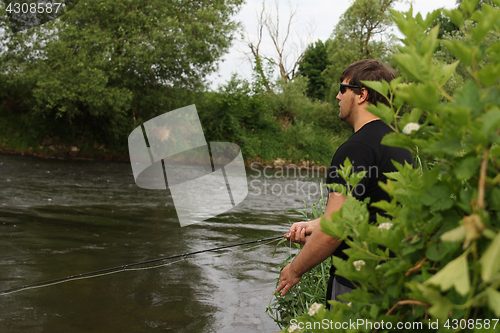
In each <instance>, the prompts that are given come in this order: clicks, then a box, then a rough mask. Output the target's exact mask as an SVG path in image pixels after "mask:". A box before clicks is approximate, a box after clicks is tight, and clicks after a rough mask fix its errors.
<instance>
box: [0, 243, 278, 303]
mask: <svg viewBox="0 0 500 333" xmlns="http://www.w3.org/2000/svg"><path fill="white" fill-rule="evenodd" d="M282 237H283V236H276V237H270V238H263V239H259V240H255V241H250V242H244V243H238V244H233V245H225V246H220V247H216V248H212V249H207V250H200V251H194V252H189V253H184V254H178V255H173V256H169V257H163V258H157V259H152V260H146V261H141V262H136V263H132V264H127V265H122V266H116V267H110V268H104V269H100V270H97V271H93V272H88V273H81V274H76V275H71V276H67V277H63V278H58V279H53V280H48V281H43V282H37V283H33V284H28V285H25V286H22V287H16V288H11V289H5V290H1V291H0V296H1V295H8V294H13V293H16V292H20V291H25V290H29V289H37V288H43V287H48V286H52V285H55V284H60V283H64V282H69V281H75V280H83V279H91V278H95V277H99V276H104V275H110V274H116V273H119V272H125V271H140V270H148V269H154V268H159V267H164V266H169V265H172V264H175V263H177V262H180V261H183V260H184V259H186V258H187V257H188V256H192V255H195V254H201V253H205V252H212V251H218V250H223V249H228V248H232V247H236V246H242V245H249V244H255V243H262V242H266V241H267V243H265V244H259V245H257V246H255V247H259V246H263V245H266V244H269V243H272V242H274V241H275V240H277V239H280V238H282ZM255 247H251V248H255ZM248 249H250V248H246V249H243V250H241V251H245V250H248ZM234 252H237V251H232V252H230V253H234ZM222 254H225V253H222ZM222 254H220V255H222ZM175 258H182V259H180V260H176V261H174V262H169V263H165V264H160V265H156V266H148V267H142V268H130V267H134V266H140V265H145V264H151V263H155V262H159V261H164V260H169V259H175Z"/></svg>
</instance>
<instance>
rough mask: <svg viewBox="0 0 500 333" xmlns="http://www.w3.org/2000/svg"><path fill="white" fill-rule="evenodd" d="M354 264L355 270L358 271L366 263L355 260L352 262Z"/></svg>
mask: <svg viewBox="0 0 500 333" xmlns="http://www.w3.org/2000/svg"><path fill="white" fill-rule="evenodd" d="M352 264H353V265H354V267H355V268H356V270H357V271H360V270H361V267H362V266H363V265H364V264H366V263H365V261H364V260H357V261H355V262H353V263H352Z"/></svg>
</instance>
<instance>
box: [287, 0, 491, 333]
mask: <svg viewBox="0 0 500 333" xmlns="http://www.w3.org/2000/svg"><path fill="white" fill-rule="evenodd" d="M476 4H477V1H467V0H464V1H463V2H462V3H461V5H460V7H459V8H458V9H455V10H452V11H445V15H447V16H448V17H449V18H450V19H451V21H452V22H453V23H454V24H456V25H457V26H459V27H460V29H461V31H462V33H463V35H464V39H463V40H452V41H443V42H442V43H443V45H444V46H445V47H446V48H447V49H448V50H449V51H450V52H452V53H453V55H454V56H455V57H456V58H457V59H459V61H460V62H461V63H462V64H463V65H464V66H465V67H466V69H467V71H468V72H469V73H471V76H472V78H473V79H472V80H469V81H467V82H466V83H465V84H464V86H463V87H462V88H461V89H459V90H457V91H456V92H455V94H454V96H453V97H452V96H450V95H449V94H448V93H447V92H446V90H445V89H444V88H443V86H444V85H445V84H446V82H447V81H448V79H449V78H450V77H451V76H452V75H453V73H454V71H455V69H456V67H457V65H458V62H454V63H452V64H446V63H442V62H439V61H433V53H434V51H435V49H436V48H437V46H438V43H439V40H438V38H437V36H438V29H439V27H435V28H432V29H430V30H428V29H429V28H430V26H431V24H432V22H433V21H434V20H435V18H436V17H437V16H438V15H439V11H435V12H433V13H431V14H429V15H428V16H427V18H426V19H425V20H424V19H423V18H422V17H421V16H420V15H419V14H418V15H417V16H416V17H413V15H412V12H411V11H410V12H408V13H400V12H392V13H393V18H394V20H395V21H396V23H397V25H398V27H399V28H400V30H401V31H402V33H403V34H404V35H405V36H406V38H405V39H404V40H403V43H404V46H402V47H401V48H400V51H401V53H400V54H396V55H394V61H395V62H396V63H397V65H398V67H399V68H400V70H401V71H402V73H403V75H404V76H405V77H406V78H407V79H409V80H411V81H413V83H401V82H402V81H401V80H394V81H392V82H391V84H390V85H389V84H387V83H380V82H372V83H369V82H368V83H366V84H367V85H369V86H370V87H372V88H373V89H376V90H377V91H379V92H380V93H382V94H384V95H386V96H387V97H389V99H390V100H391V107H390V108H388V107H386V106H384V105H378V106H371V107H370V108H369V110H370V111H371V112H373V113H374V114H376V115H378V116H379V117H381V118H382V119H383V120H384V122H386V123H387V124H391V123H392V124H396V126H395V127H394V130H395V133H392V134H389V135H387V136H386V137H385V138H384V140H383V141H382V143H383V144H387V145H391V146H398V147H404V148H408V149H411V150H412V151H413V152H414V153H415V154H423V155H427V156H432V157H433V158H434V160H435V163H434V165H433V166H432V167H431V168H428V167H426V166H425V165H422V166H421V167H420V168H417V169H413V168H412V167H411V166H409V165H405V166H402V165H398V166H397V168H398V170H399V172H396V173H391V174H389V175H388V178H389V181H388V182H387V184H385V185H382V187H383V188H384V190H385V191H386V192H388V193H389V195H390V196H391V201H390V202H386V201H382V202H379V203H377V204H375V205H376V206H377V207H380V208H382V209H384V210H385V211H386V212H387V213H388V214H389V215H390V216H392V220H389V219H388V218H383V217H380V216H379V217H378V220H377V224H378V226H374V225H370V224H369V223H368V214H367V209H366V203H362V202H359V201H357V200H356V199H354V198H353V197H352V196H351V195H348V197H347V200H346V202H345V204H344V205H343V207H342V209H341V210H340V211H338V212H336V213H334V214H333V215H332V219H333V221H335V223H334V224H333V223H331V222H329V221H328V220H326V219H323V220H322V222H321V226H322V228H323V230H325V232H326V233H328V234H330V235H332V236H335V237H339V238H341V239H343V240H344V241H345V242H347V243H348V244H349V245H350V249H348V250H346V253H347V254H348V255H349V259H348V261H343V260H341V259H339V258H334V259H333V262H334V265H335V266H336V268H337V274H339V275H342V276H344V277H346V278H348V279H350V280H351V281H354V282H356V283H357V284H358V285H359V286H360V287H359V288H357V289H355V290H354V291H353V292H352V293H351V294H348V295H343V296H341V297H340V298H341V299H343V300H345V301H348V302H351V304H352V306H348V305H347V304H343V303H340V302H332V305H333V309H332V311H331V312H328V311H325V310H324V309H320V310H319V311H316V312H315V313H314V314H313V315H312V316H310V315H308V314H306V315H303V316H301V317H299V318H297V324H298V327H296V326H294V327H290V328H289V331H290V332H292V331H294V330H297V331H298V330H299V329H300V328H306V329H308V328H310V329H309V331H312V332H325V331H334V327H332V326H328V327H327V328H326V329H325V327H324V326H322V324H323V323H324V322H325V321H323V320H326V322H327V323H330V322H331V323H345V322H349V320H351V321H355V322H360V321H361V320H362V321H363V324H362V325H360V326H356V327H355V329H351V330H349V331H350V332H367V331H373V330H374V329H376V328H380V330H381V331H391V328H390V327H392V330H395V329H396V327H397V326H396V325H397V323H398V322H404V323H406V324H409V325H410V326H406V328H407V329H408V327H413V330H416V329H415V324H416V325H419V324H420V325H421V326H419V327H420V329H422V328H423V329H427V330H437V331H438V332H440V331H442V332H444V331H451V330H453V331H455V332H456V331H460V330H464V329H469V330H472V329H474V330H475V331H476V330H477V331H479V330H480V328H484V329H488V330H489V329H493V328H494V326H496V328H495V329H496V330H498V329H499V327H500V325H499V323H498V320H494V319H495V318H498V317H499V316H500V291H499V287H500V188H499V182H500V177H499V176H498V171H499V170H500V164H499V160H498V159H499V157H500V146H499V143H500V130H499V128H500V94H499V88H500V84H499V78H500V56H499V54H500V53H499V52H498V51H499V50H500V49H499V48H500V42H499V41H498V39H497V41H496V42H495V43H494V44H492V46H491V47H489V48H488V47H486V45H485V37H486V36H487V35H488V34H489V32H490V31H496V33H498V31H499V30H500V21H499V20H498V17H500V10H499V9H498V8H496V7H493V6H490V5H486V4H485V5H483V6H482V7H480V8H479V9H476ZM472 22H474V24H471V23H472ZM485 60H486V61H485ZM405 103H406V104H408V105H410V106H411V107H412V111H411V112H410V113H407V114H404V115H403V116H402V117H401V119H398V114H399V112H400V110H401V108H402V107H403V105H404V104H405ZM422 114H425V116H426V121H425V122H424V123H419V119H420V117H421V115H422ZM379 246H385V247H386V248H387V250H386V251H382V250H380V249H379ZM355 262H357V264H356V265H354V263H355ZM360 263H362V264H363V265H360ZM355 266H357V267H355ZM367 323H369V324H367ZM382 323H385V326H383V325H382ZM315 324H316V325H315ZM318 324H319V325H318ZM486 325H487V326H488V327H486ZM340 330H346V331H347V330H348V329H340ZM408 330H410V329H408ZM492 331H493V330H492Z"/></svg>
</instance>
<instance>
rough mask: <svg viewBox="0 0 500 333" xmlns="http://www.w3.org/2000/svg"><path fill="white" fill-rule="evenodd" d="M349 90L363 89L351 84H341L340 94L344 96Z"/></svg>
mask: <svg viewBox="0 0 500 333" xmlns="http://www.w3.org/2000/svg"><path fill="white" fill-rule="evenodd" d="M347 88H361V87H359V86H353V85H351V84H343V83H341V84H340V93H341V94H342V95H343V94H344V93H345V90H346V89H347Z"/></svg>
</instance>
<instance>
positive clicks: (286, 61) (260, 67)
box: [247, 0, 311, 93]
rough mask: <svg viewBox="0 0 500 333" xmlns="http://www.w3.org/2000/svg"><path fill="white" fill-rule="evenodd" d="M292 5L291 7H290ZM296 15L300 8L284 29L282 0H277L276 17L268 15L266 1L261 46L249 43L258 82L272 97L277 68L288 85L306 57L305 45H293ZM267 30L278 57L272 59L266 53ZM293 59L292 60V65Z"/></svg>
mask: <svg viewBox="0 0 500 333" xmlns="http://www.w3.org/2000/svg"><path fill="white" fill-rule="evenodd" d="M288 4H289V6H290V7H291V5H290V3H288ZM296 14H297V8H295V9H291V10H290V14H289V16H288V21H287V23H286V24H285V28H284V29H283V27H282V26H280V9H279V0H275V13H272V12H271V11H266V1H265V0H264V1H263V2H262V10H261V12H260V15H259V17H258V25H257V30H258V34H257V42H255V41H250V40H249V41H248V42H247V44H248V47H249V48H250V55H251V57H250V59H251V61H252V63H253V64H254V71H255V72H256V73H257V76H258V82H260V83H261V84H262V85H264V87H265V89H266V90H267V92H269V93H274V91H273V89H272V87H271V82H272V81H273V78H272V73H273V68H277V69H278V71H279V76H280V79H281V80H282V81H283V82H284V84H285V85H286V84H287V83H288V82H290V81H292V80H293V79H294V78H295V75H296V73H297V69H298V67H299V63H300V61H301V60H302V58H303V57H304V53H305V47H304V46H303V42H302V41H301V42H300V46H298V45H297V43H296V42H294V41H293V37H294V36H292V25H293V24H294V17H295V15H296ZM273 15H274V17H273ZM264 29H265V30H266V31H267V35H268V37H269V38H270V39H271V42H272V45H273V46H272V48H273V50H274V55H269V54H267V53H266V52H264V53H263V51H262V43H263V41H264ZM283 30H284V31H283ZM309 30H311V29H309ZM308 35H309V36H310V35H311V33H310V32H309V33H308ZM290 58H291V59H292V60H291V61H290ZM266 69H268V70H266Z"/></svg>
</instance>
